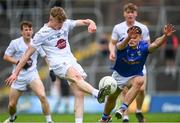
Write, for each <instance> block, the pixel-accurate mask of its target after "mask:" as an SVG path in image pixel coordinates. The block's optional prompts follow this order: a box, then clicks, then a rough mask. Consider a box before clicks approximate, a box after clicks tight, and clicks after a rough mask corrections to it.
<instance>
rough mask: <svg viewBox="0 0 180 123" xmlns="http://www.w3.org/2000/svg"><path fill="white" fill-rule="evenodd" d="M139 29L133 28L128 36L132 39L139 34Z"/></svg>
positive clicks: (129, 30)
mask: <svg viewBox="0 0 180 123" xmlns="http://www.w3.org/2000/svg"><path fill="white" fill-rule="evenodd" d="M137 33H138V29H137V28H136V27H131V28H129V29H128V36H129V37H130V38H131V36H132V35H134V34H137Z"/></svg>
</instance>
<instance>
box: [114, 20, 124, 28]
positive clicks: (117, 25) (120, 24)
mask: <svg viewBox="0 0 180 123" xmlns="http://www.w3.org/2000/svg"><path fill="white" fill-rule="evenodd" d="M124 26H126V22H125V21H123V22H121V23H118V24H116V25H115V26H114V28H121V27H124Z"/></svg>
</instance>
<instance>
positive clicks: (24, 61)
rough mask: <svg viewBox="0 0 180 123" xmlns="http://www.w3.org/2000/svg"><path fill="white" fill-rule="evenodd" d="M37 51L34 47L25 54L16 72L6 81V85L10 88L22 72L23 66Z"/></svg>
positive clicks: (30, 47)
mask: <svg viewBox="0 0 180 123" xmlns="http://www.w3.org/2000/svg"><path fill="white" fill-rule="evenodd" d="M35 50H36V49H35V48H33V47H32V46H29V48H28V49H27V51H26V52H25V54H24V55H23V57H22V58H21V60H20V61H19V63H18V65H17V66H16V69H15V71H14V72H13V73H12V74H11V75H10V76H9V77H8V78H7V79H6V80H5V82H6V85H8V86H10V85H11V84H12V83H13V82H14V81H15V80H16V79H17V76H18V74H19V72H20V71H21V69H22V68H23V66H24V65H25V64H26V62H27V61H28V59H29V58H30V56H31V55H32V54H33V53H34V52H35Z"/></svg>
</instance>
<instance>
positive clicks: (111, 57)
mask: <svg viewBox="0 0 180 123" xmlns="http://www.w3.org/2000/svg"><path fill="white" fill-rule="evenodd" d="M109 60H110V61H112V62H114V61H115V60H116V55H115V53H110V54H109Z"/></svg>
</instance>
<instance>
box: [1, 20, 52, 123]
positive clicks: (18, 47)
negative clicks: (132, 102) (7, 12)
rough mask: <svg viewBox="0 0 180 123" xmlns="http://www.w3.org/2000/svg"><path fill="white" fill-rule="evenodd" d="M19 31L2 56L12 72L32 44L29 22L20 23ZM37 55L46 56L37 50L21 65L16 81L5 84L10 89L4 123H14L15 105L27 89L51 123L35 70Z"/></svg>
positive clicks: (40, 83)
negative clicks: (33, 94)
mask: <svg viewBox="0 0 180 123" xmlns="http://www.w3.org/2000/svg"><path fill="white" fill-rule="evenodd" d="M20 29H21V35H22V36H21V37H19V38H17V39H14V40H12V41H11V42H10V44H9V46H8V47H7V49H6V51H5V55H4V60H6V61H8V62H11V63H12V64H13V67H14V69H13V71H14V70H15V67H16V65H17V64H18V63H19V60H20V59H21V57H22V56H23V54H24V53H25V51H26V50H27V49H28V46H29V45H30V42H32V38H31V37H32V34H33V28H32V24H31V22H29V21H22V22H21V24H20ZM38 53H39V54H40V55H41V56H42V57H45V56H46V54H45V52H44V51H43V50H42V49H41V48H39V49H38V52H37V51H36V52H34V53H33V54H32V56H31V57H30V58H29V59H28V61H27V62H26V63H25V65H23V69H22V70H21V71H20V72H19V74H18V76H17V79H16V81H15V82H13V83H6V84H7V85H8V86H11V88H10V93H9V105H8V111H9V114H10V117H9V118H8V119H7V120H6V121H4V122H5V123H10V122H14V121H15V120H16V118H17V114H16V105H17V103H18V99H19V97H20V96H21V95H22V93H23V91H25V90H26V89H27V87H30V88H31V89H32V91H33V92H34V93H35V94H36V95H37V96H38V97H39V100H40V102H41V105H42V111H43V114H44V115H45V117H46V121H47V123H52V119H51V115H50V109H49V103H48V101H47V99H46V94H45V89H44V85H43V83H42V81H41V80H40V77H39V75H38V71H37V69H36V64H37V57H38Z"/></svg>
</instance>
